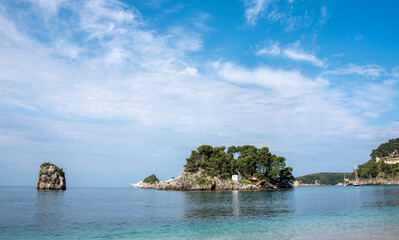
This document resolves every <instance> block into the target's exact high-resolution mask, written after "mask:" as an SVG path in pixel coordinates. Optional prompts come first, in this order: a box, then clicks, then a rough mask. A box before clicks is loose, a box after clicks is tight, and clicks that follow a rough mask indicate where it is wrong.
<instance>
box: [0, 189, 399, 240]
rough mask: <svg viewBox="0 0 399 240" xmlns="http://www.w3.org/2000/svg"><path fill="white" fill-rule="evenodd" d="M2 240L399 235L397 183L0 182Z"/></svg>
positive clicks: (377, 236)
mask: <svg viewBox="0 0 399 240" xmlns="http://www.w3.org/2000/svg"><path fill="white" fill-rule="evenodd" d="M0 239H246V240H249V239H399V186H359V187H353V186H348V187H343V186H318V187H295V188H293V189H288V190H275V191H261V192H249V191H226V192H218V191H195V192H179V191H157V190H150V189H135V188H132V187H125V188H79V187H71V188H68V189H67V190H66V191H37V190H36V189H35V188H34V187H0Z"/></svg>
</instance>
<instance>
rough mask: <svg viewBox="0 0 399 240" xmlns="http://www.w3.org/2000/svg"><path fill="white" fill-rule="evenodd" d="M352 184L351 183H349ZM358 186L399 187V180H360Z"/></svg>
mask: <svg viewBox="0 0 399 240" xmlns="http://www.w3.org/2000/svg"><path fill="white" fill-rule="evenodd" d="M351 183H353V182H351ZM359 184H360V185H399V180H396V179H378V178H372V179H360V180H359Z"/></svg>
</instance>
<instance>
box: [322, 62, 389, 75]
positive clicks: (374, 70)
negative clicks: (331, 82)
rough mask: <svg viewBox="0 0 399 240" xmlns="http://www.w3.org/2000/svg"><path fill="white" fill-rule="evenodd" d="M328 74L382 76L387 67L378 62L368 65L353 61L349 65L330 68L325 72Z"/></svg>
mask: <svg viewBox="0 0 399 240" xmlns="http://www.w3.org/2000/svg"><path fill="white" fill-rule="evenodd" d="M325 73H326V74H333V75H350V74H355V75H360V76H363V77H380V76H381V75H382V74H383V73H385V69H384V68H383V67H381V66H380V65H377V64H368V65H361V66H359V65H356V64H353V63H350V64H348V66H347V67H342V68H338V69H336V70H329V71H326V72H325Z"/></svg>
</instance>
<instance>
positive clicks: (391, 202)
mask: <svg viewBox="0 0 399 240" xmlns="http://www.w3.org/2000/svg"><path fill="white" fill-rule="evenodd" d="M365 187H366V188H367V187H368V188H370V191H368V192H365V191H363V192H361V193H360V197H359V198H360V199H361V200H362V202H361V207H362V208H370V207H371V208H374V207H379V208H381V207H396V206H399V191H398V190H397V188H396V186H385V187H384V188H375V187H372V186H363V188H365Z"/></svg>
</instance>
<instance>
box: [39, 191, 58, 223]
mask: <svg viewBox="0 0 399 240" xmlns="http://www.w3.org/2000/svg"><path fill="white" fill-rule="evenodd" d="M63 195H64V192H63V191H37V195H36V204H35V210H36V211H35V215H34V216H35V223H36V224H37V225H38V226H39V227H45V228H46V229H55V228H59V227H62V221H63V206H64V196H63Z"/></svg>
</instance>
